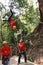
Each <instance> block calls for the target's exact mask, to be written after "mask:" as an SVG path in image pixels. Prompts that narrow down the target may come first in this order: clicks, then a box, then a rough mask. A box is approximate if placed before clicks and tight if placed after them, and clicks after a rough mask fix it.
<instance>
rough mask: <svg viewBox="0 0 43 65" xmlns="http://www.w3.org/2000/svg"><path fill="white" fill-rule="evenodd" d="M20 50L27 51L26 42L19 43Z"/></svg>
mask: <svg viewBox="0 0 43 65" xmlns="http://www.w3.org/2000/svg"><path fill="white" fill-rule="evenodd" d="M18 49H19V50H20V51H24V50H25V44H24V42H20V43H18Z"/></svg>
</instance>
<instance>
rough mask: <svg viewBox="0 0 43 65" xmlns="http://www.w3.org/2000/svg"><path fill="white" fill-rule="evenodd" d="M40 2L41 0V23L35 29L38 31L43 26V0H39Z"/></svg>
mask: <svg viewBox="0 0 43 65" xmlns="http://www.w3.org/2000/svg"><path fill="white" fill-rule="evenodd" d="M38 2H39V11H40V23H39V25H38V26H37V27H36V29H35V31H34V32H36V33H39V32H40V31H41V29H42V28H43V0H38Z"/></svg>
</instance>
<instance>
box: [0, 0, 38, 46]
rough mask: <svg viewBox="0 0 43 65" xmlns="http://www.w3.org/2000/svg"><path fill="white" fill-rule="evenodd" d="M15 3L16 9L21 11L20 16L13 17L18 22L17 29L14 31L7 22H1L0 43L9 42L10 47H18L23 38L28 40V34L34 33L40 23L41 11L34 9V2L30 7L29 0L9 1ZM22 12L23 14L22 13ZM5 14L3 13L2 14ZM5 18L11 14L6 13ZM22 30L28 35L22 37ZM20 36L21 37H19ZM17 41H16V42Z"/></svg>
mask: <svg viewBox="0 0 43 65" xmlns="http://www.w3.org/2000/svg"><path fill="white" fill-rule="evenodd" d="M11 1H13V2H14V6H15V7H16V9H18V10H19V14H18V15H16V16H15V14H14V15H13V16H12V18H13V19H14V20H16V26H17V29H16V30H15V31H13V30H12V29H11V28H10V25H9V23H8V22H7V21H2V22H0V24H1V26H0V31H1V32H0V40H1V41H0V43H2V41H3V39H4V40H7V41H8V44H9V45H16V44H17V42H18V40H19V39H20V38H21V36H22V37H24V38H26V36H27V34H30V33H31V32H33V30H34V29H35V27H36V26H37V25H38V23H39V11H38V8H37V9H34V7H33V2H32V3H31V4H30V5H28V3H27V0H21V1H20V0H9V2H11ZM21 11H22V13H20V12H21ZM2 13H3V12H2ZM4 14H5V15H4V16H6V15H7V16H8V17H9V15H10V12H6V13H5V12H4ZM0 18H1V17H0ZM20 30H21V31H22V30H24V31H25V30H27V34H26V35H24V33H23V34H22V35H21V33H20ZM19 35H20V36H19ZM15 39H16V40H15Z"/></svg>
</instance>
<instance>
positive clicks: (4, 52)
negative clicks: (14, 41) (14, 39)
mask: <svg viewBox="0 0 43 65" xmlns="http://www.w3.org/2000/svg"><path fill="white" fill-rule="evenodd" d="M1 53H2V64H3V65H8V61H9V55H10V53H11V48H10V46H8V45H7V42H6V41H3V43H2V48H1Z"/></svg>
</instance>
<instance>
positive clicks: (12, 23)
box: [10, 19, 16, 28]
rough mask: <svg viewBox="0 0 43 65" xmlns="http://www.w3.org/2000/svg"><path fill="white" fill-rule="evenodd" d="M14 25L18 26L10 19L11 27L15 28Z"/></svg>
mask: <svg viewBox="0 0 43 65" xmlns="http://www.w3.org/2000/svg"><path fill="white" fill-rule="evenodd" d="M14 25H16V22H15V21H14V20H12V19H10V26H11V28H13V26H14Z"/></svg>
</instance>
